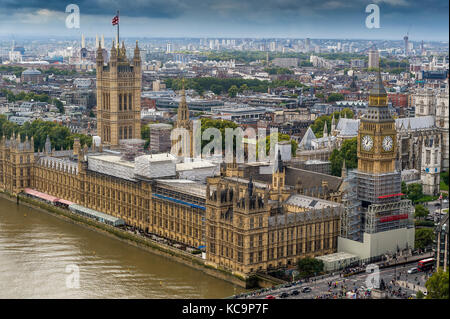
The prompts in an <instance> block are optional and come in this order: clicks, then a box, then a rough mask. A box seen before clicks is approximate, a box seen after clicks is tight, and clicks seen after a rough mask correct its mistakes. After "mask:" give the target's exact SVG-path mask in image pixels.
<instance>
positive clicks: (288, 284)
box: [284, 282, 292, 288]
mask: <svg viewBox="0 0 450 319" xmlns="http://www.w3.org/2000/svg"><path fill="white" fill-rule="evenodd" d="M289 287H292V284H291V283H290V282H288V283H287V284H285V285H284V288H289Z"/></svg>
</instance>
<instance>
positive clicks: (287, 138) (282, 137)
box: [256, 133, 298, 157]
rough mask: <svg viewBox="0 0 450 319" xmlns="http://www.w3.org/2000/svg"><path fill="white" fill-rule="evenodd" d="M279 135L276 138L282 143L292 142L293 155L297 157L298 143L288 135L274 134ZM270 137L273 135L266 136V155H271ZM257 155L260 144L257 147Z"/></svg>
mask: <svg viewBox="0 0 450 319" xmlns="http://www.w3.org/2000/svg"><path fill="white" fill-rule="evenodd" d="M273 134H278V136H277V137H276V138H278V139H277V140H278V141H279V142H281V141H291V154H292V156H293V157H295V153H296V152H297V148H298V143H297V142H296V141H295V140H293V139H291V137H290V136H289V135H288V134H281V133H273ZM270 137H271V135H268V136H266V154H269V152H270ZM256 153H258V144H257V145H256Z"/></svg>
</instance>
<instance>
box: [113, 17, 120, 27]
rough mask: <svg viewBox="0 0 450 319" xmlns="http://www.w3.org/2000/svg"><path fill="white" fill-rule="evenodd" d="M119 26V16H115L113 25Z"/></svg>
mask: <svg viewBox="0 0 450 319" xmlns="http://www.w3.org/2000/svg"><path fill="white" fill-rule="evenodd" d="M117 24H119V16H115V17H114V18H113V19H112V25H117Z"/></svg>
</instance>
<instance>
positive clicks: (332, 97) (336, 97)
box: [327, 93, 344, 103]
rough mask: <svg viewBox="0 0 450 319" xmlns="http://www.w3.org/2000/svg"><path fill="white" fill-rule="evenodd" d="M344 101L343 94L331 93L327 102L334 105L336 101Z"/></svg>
mask: <svg viewBox="0 0 450 319" xmlns="http://www.w3.org/2000/svg"><path fill="white" fill-rule="evenodd" d="M343 99H344V95H342V94H341V93H331V94H330V95H328V98H327V102H328V103H332V102H336V101H342V100H343Z"/></svg>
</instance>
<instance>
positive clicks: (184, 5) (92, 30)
mask: <svg viewBox="0 0 450 319" xmlns="http://www.w3.org/2000/svg"><path fill="white" fill-rule="evenodd" d="M370 3H375V4H377V5H378V6H379V7H380V28H378V29H377V28H373V29H369V28H367V27H366V26H365V21H366V18H367V16H368V15H369V14H370V13H366V12H365V8H366V6H367V5H368V4H370ZM418 4H419V2H418V1H405V0H384V1H372V2H369V1H362V0H355V1H352V2H351V3H348V2H344V1H310V0H306V1H305V0H303V1H291V0H284V1H267V2H265V3H256V2H255V1H246V2H245V3H241V2H238V1H234V0H233V1H227V2H226V3H225V2H219V1H209V2H208V3H206V4H205V3H203V2H199V1H197V0H193V1H189V2H187V1H176V0H171V1H159V0H158V1H152V2H149V3H139V2H138V3H127V4H126V6H124V5H123V4H117V3H114V2H113V1H93V2H89V3H87V2H86V1H80V2H78V3H77V5H78V6H79V8H80V28H79V29H75V28H74V29H68V28H66V27H65V21H66V18H67V16H68V13H66V12H65V10H66V6H67V5H69V3H67V4H61V3H60V2H57V1H48V2H47V3H45V4H42V3H39V4H37V3H36V2H34V1H22V2H18V1H5V0H2V1H0V8H2V10H1V11H0V18H1V20H0V21H2V22H0V26H1V27H0V30H2V31H0V36H3V37H4V36H13V37H14V36H36V35H42V34H46V35H48V36H67V37H77V36H79V35H80V34H81V33H84V34H85V35H86V36H88V37H89V36H95V34H99V33H104V34H105V36H107V37H109V36H112V35H114V34H115V28H114V27H113V26H112V25H111V19H112V17H113V16H114V15H115V12H116V9H118V10H120V12H121V14H120V18H121V25H122V26H123V27H122V28H121V35H123V36H124V37H150V38H152V37H167V38H172V37H219V38H230V37H238V38H307V37H309V38H337V39H373V40H379V39H386V40H394V39H402V38H403V36H404V35H405V34H407V33H409V38H410V40H411V41H420V40H422V39H427V40H434V41H446V40H447V39H448V14H447V12H448V2H446V1H441V0H430V1H427V5H426V6H423V5H422V2H420V4H421V5H420V6H419V5H418ZM105 8H108V9H107V10H108V11H106V10H105ZM331 22H332V23H331ZM418 26H420V28H419V27H418Z"/></svg>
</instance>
